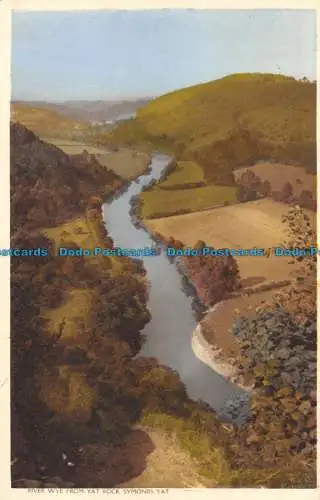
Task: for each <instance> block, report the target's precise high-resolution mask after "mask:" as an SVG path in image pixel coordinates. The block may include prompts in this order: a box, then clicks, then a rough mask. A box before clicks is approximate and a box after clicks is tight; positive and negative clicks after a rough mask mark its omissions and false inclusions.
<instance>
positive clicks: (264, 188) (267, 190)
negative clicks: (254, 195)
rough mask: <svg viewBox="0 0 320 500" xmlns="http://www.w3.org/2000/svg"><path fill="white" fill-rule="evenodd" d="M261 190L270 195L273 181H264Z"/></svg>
mask: <svg viewBox="0 0 320 500" xmlns="http://www.w3.org/2000/svg"><path fill="white" fill-rule="evenodd" d="M260 192H261V194H262V195H263V196H270V194H271V183H270V181H268V180H265V181H263V182H262V184H261V187H260Z"/></svg>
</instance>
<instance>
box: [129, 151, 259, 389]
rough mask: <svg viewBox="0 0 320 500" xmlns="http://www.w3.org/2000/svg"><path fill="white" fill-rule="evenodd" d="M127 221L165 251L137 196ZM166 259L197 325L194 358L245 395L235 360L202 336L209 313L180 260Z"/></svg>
mask: <svg viewBox="0 0 320 500" xmlns="http://www.w3.org/2000/svg"><path fill="white" fill-rule="evenodd" d="M173 165H174V159H172V160H171V162H170V163H169V164H168V166H167V168H166V172H163V173H162V175H161V179H164V178H165V177H166V175H167V173H168V172H170V169H171V168H172V166H173ZM156 182H158V181H153V182H151V184H148V185H147V187H146V188H145V189H149V186H150V185H152V184H154V183H156ZM130 218H131V221H132V224H134V226H135V227H136V228H138V229H143V230H144V231H145V232H146V233H147V234H148V235H149V237H150V238H151V239H152V241H154V243H155V244H156V245H157V247H158V249H159V250H160V251H161V250H162V251H164V250H165V248H166V243H167V242H166V241H165V240H164V239H162V238H161V235H159V234H154V233H153V232H152V231H151V230H150V228H148V227H147V225H146V224H145V222H144V220H143V218H142V216H141V199H140V198H139V195H135V196H132V197H131V198H130ZM166 259H167V260H168V261H169V262H170V264H171V265H174V266H175V268H176V270H177V272H178V274H179V275H180V278H181V281H182V289H183V291H184V293H185V294H186V295H187V296H189V297H191V299H192V309H193V312H194V314H195V317H196V320H197V325H196V328H195V330H194V331H193V333H192V336H191V339H190V343H191V348H192V351H193V353H194V355H195V356H196V357H197V358H198V359H199V360H200V361H201V362H202V363H204V364H206V365H207V366H209V367H210V368H211V369H212V370H213V371H214V372H215V373H218V374H219V375H221V376H222V377H224V379H225V380H226V381H229V382H231V383H232V384H234V385H236V386H237V387H239V389H243V390H245V391H251V390H252V386H253V384H252V383H248V381H247V380H245V379H244V378H243V377H242V376H241V375H240V374H239V373H237V369H236V360H235V359H234V358H229V359H227V358H225V359H224V353H223V350H222V349H221V348H219V347H217V346H215V345H214V344H210V343H209V342H208V341H207V340H206V339H205V337H204V336H203V333H202V324H201V321H202V320H203V319H204V318H205V317H206V314H207V313H208V312H209V311H210V310H208V307H207V305H206V304H205V303H204V302H203V300H202V299H201V298H200V296H199V294H198V293H197V290H196V288H195V286H194V284H193V283H192V280H191V279H190V277H189V276H188V273H187V271H186V268H185V266H184V264H183V262H182V260H181V259H180V258H174V257H169V256H166ZM218 307H219V304H217V305H216V308H218Z"/></svg>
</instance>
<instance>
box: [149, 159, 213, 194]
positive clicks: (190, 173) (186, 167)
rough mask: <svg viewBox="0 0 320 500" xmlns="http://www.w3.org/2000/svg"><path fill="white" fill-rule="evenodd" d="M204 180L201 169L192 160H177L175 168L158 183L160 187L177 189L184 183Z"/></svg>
mask: <svg viewBox="0 0 320 500" xmlns="http://www.w3.org/2000/svg"><path fill="white" fill-rule="evenodd" d="M201 182H203V183H204V182H205V181H204V174H203V169H202V168H201V167H200V165H198V164H197V163H195V162H193V161H179V162H178V164H177V168H176V170H175V171H174V172H173V173H172V174H170V175H169V176H168V178H167V179H166V180H165V181H163V182H161V183H160V184H159V187H161V188H162V189H179V187H180V186H184V185H186V184H196V183H201Z"/></svg>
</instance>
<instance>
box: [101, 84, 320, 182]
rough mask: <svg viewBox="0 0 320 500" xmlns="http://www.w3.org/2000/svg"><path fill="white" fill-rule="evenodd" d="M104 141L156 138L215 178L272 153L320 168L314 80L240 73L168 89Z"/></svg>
mask: <svg viewBox="0 0 320 500" xmlns="http://www.w3.org/2000/svg"><path fill="white" fill-rule="evenodd" d="M105 140H106V141H114V142H122V143H125V142H126V141H130V142H132V143H135V144H140V143H142V144H148V143H152V144H153V145H154V147H156V148H158V149H162V150H165V151H168V152H170V153H173V154H175V155H176V156H177V157H178V158H179V159H180V158H181V159H183V160H193V161H196V162H197V163H199V165H200V166H201V167H203V168H204V172H205V178H206V179H208V180H209V181H210V182H214V183H219V184H220V183H223V184H229V185H232V184H233V183H234V180H233V175H232V170H233V169H234V168H236V167H237V166H240V165H244V166H246V165H252V164H253V163H255V162H256V161H259V160H266V159H272V160H277V161H282V162H286V163H292V164H299V165H307V166H308V167H309V169H310V171H313V172H315V171H316V85H315V83H309V82H300V81H297V80H295V79H294V78H291V77H286V76H281V75H272V74H236V75H231V76H227V77H224V78H221V79H219V80H215V81H213V82H208V83H204V84H201V85H196V86H192V87H188V88H185V89H182V90H178V91H175V92H172V93H170V94H166V95H164V96H162V97H159V98H157V99H155V100H153V101H152V102H151V103H149V104H148V105H147V106H145V107H143V108H141V109H140V110H139V111H138V113H137V117H136V118H135V119H134V120H130V122H126V123H123V124H121V125H120V126H119V127H117V128H115V129H113V130H112V131H111V132H109V134H107V135H106V137H105Z"/></svg>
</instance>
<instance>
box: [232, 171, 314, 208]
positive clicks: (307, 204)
mask: <svg viewBox="0 0 320 500" xmlns="http://www.w3.org/2000/svg"><path fill="white" fill-rule="evenodd" d="M237 184H238V188H237V199H238V201H240V202H245V201H253V200H257V199H259V198H265V197H270V198H272V199H273V200H275V201H280V202H282V203H289V204H299V205H301V207H303V208H308V209H309V210H314V211H316V209H317V208H316V207H317V204H316V200H315V199H314V197H313V196H312V193H311V191H309V190H307V189H304V190H302V191H301V193H300V195H299V196H295V195H294V193H293V187H292V184H291V183H290V182H285V183H284V185H283V187H282V189H281V190H279V191H277V190H272V189H271V184H270V182H269V181H268V180H265V181H262V180H261V179H260V177H258V176H257V175H256V174H255V173H254V172H253V171H252V170H249V169H248V170H246V171H245V172H243V174H242V175H241V176H240V177H239V178H238V180H237Z"/></svg>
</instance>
